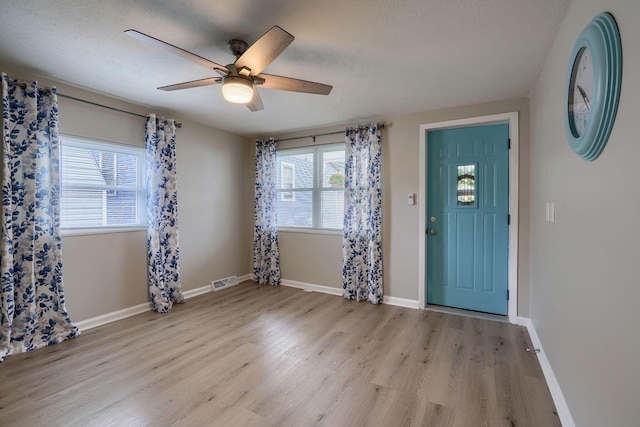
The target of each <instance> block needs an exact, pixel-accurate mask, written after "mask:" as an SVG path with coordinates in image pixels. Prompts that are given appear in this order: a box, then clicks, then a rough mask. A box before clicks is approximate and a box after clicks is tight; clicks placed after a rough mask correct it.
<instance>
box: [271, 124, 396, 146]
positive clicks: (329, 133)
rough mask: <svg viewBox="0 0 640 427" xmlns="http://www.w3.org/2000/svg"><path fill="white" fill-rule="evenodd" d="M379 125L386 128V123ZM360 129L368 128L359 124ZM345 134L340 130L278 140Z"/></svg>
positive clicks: (278, 140) (314, 140)
mask: <svg viewBox="0 0 640 427" xmlns="http://www.w3.org/2000/svg"><path fill="white" fill-rule="evenodd" d="M377 125H378V129H384V128H385V124H384V123H377ZM357 128H358V129H366V128H367V127H366V126H358V127H357ZM341 134H344V131H343V130H341V131H338V132H327V133H318V134H316V135H305V136H296V137H293V138H283V139H276V142H282V141H292V140H294V139H304V138H311V139H313V142H316V138H317V137H319V136H327V135H341Z"/></svg>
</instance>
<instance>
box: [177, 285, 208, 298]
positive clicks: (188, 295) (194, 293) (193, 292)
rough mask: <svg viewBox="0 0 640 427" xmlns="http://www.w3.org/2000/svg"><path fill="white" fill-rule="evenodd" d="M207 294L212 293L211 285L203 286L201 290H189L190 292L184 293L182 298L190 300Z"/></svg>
mask: <svg viewBox="0 0 640 427" xmlns="http://www.w3.org/2000/svg"><path fill="white" fill-rule="evenodd" d="M207 292H211V285H206V286H202V287H200V288H195V289H189V290H188V291H184V292H183V293H182V296H183V297H184V299H189V298H193V297H197V296H198V295H202V294H206V293H207Z"/></svg>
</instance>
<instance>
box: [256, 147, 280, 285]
mask: <svg viewBox="0 0 640 427" xmlns="http://www.w3.org/2000/svg"><path fill="white" fill-rule="evenodd" d="M254 221H255V222H254V227H253V280H254V281H256V282H258V283H259V284H261V285H264V284H270V285H279V284H280V250H279V249H278V229H277V228H276V141H275V140H274V139H273V138H271V139H269V140H266V141H256V200H255V209H254Z"/></svg>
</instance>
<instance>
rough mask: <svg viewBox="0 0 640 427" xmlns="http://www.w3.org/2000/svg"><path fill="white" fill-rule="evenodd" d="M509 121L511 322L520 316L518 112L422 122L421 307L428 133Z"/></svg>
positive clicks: (422, 303)
mask: <svg viewBox="0 0 640 427" xmlns="http://www.w3.org/2000/svg"><path fill="white" fill-rule="evenodd" d="M504 123H506V124H508V125H509V138H510V139H511V147H510V150H509V215H511V222H510V225H509V243H508V244H509V259H508V262H507V269H508V272H507V274H508V284H507V289H508V290H509V301H508V317H509V322H511V323H514V324H515V323H517V319H518V193H519V188H518V185H519V183H518V169H519V162H520V159H519V142H520V141H519V127H518V112H517V111H515V112H511V113H502V114H492V115H488V116H479V117H470V118H466V119H458V120H448V121H444V122H434V123H427V124H423V125H420V192H419V193H418V206H419V208H420V213H419V230H418V245H419V246H418V264H419V267H418V282H419V285H418V286H419V289H418V302H419V306H420V308H421V309H426V308H427V298H426V295H427V286H428V284H427V282H426V277H427V246H426V245H427V241H426V234H425V233H426V229H427V207H428V206H427V184H428V183H427V176H428V174H427V165H428V162H427V160H428V159H427V153H428V150H427V144H428V141H429V132H433V131H437V130H445V129H456V128H465V127H475V126H482V125H493V124H504Z"/></svg>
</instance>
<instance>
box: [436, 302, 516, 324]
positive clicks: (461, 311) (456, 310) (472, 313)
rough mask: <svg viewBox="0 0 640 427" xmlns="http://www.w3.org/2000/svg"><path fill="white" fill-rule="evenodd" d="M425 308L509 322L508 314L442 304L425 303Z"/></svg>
mask: <svg viewBox="0 0 640 427" xmlns="http://www.w3.org/2000/svg"><path fill="white" fill-rule="evenodd" d="M425 310H429V311H435V312H438V313H447V314H456V315H459V316H467V317H475V318H476V319H484V320H495V321H496V322H503V323H509V317H508V316H501V315H499V314H491V313H483V312H482V311H472V310H464V309H462V308H454V307H446V306H443V305H433V304H427V306H426V307H425Z"/></svg>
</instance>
